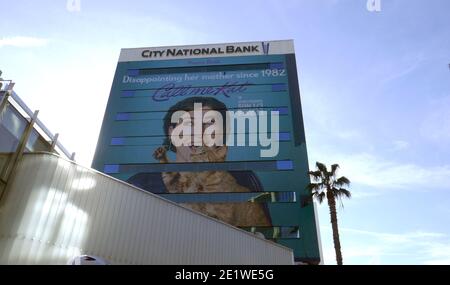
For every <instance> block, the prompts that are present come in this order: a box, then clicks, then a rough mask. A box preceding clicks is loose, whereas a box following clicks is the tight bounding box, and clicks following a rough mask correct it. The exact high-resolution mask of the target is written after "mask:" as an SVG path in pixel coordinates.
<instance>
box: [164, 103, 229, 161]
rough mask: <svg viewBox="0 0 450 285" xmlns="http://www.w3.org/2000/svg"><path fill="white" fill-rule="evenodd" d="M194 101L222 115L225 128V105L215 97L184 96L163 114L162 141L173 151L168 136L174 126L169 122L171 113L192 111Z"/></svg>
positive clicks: (173, 148)
mask: <svg viewBox="0 0 450 285" xmlns="http://www.w3.org/2000/svg"><path fill="white" fill-rule="evenodd" d="M194 103H201V104H202V107H209V108H210V109H211V110H214V111H217V112H219V113H220V114H221V115H222V118H223V119H224V120H223V124H224V126H223V130H225V129H226V128H225V124H226V120H225V118H226V112H227V110H228V109H227V107H226V106H225V104H224V103H222V102H220V101H219V100H217V99H216V98H213V97H190V98H186V99H184V100H181V101H179V102H177V103H176V104H175V105H173V106H172V107H170V108H169V110H168V111H167V113H166V115H165V116H164V119H163V121H164V134H165V135H166V138H165V139H164V143H163V145H164V146H165V147H166V148H167V149H169V150H171V151H173V152H176V149H175V147H174V146H173V145H172V144H171V143H170V136H169V128H170V127H171V126H172V127H175V126H176V124H174V123H172V122H171V119H172V115H173V113H175V112H176V111H186V112H189V111H194Z"/></svg>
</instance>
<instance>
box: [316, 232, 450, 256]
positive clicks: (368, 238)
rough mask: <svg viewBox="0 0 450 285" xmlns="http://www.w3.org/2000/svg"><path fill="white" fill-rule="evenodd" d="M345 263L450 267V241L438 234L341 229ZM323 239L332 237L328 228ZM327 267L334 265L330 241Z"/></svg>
mask: <svg viewBox="0 0 450 285" xmlns="http://www.w3.org/2000/svg"><path fill="white" fill-rule="evenodd" d="M339 230H340V233H341V234H340V236H341V246H342V254H343V259H344V264H386V261H387V260H389V263H388V264H450V239H449V237H448V236H447V235H445V234H442V233H436V232H424V231H414V232H406V233H386V232H373V231H366V230H359V229H351V228H340V229H339ZM321 231H322V232H323V233H326V234H325V235H324V234H323V235H322V237H324V236H326V237H331V228H330V227H329V226H326V227H321ZM324 259H325V264H335V252H334V247H333V243H332V240H331V238H330V239H329V242H327V243H324Z"/></svg>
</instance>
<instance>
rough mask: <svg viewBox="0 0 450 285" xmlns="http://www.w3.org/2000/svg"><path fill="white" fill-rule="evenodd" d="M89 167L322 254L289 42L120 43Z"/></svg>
mask: <svg viewBox="0 0 450 285" xmlns="http://www.w3.org/2000/svg"><path fill="white" fill-rule="evenodd" d="M92 166H93V168H95V169H97V170H99V171H102V172H104V173H106V174H108V175H111V176H114V177H116V178H118V179H121V180H124V181H126V182H128V183H130V184H133V185H135V186H137V187H139V188H141V189H144V190H146V191H149V192H153V193H157V194H159V195H161V196H163V197H164V198H167V199H170V200H172V201H175V202H177V203H180V204H182V205H183V206H185V207H188V208H191V209H192V210H195V211H198V212H201V213H204V214H206V215H209V216H211V217H213V218H216V219H220V220H222V221H224V222H226V223H229V224H232V225H234V226H237V227H240V228H242V229H244V230H248V231H250V232H253V233H259V235H263V236H264V237H265V238H266V239H271V240H273V241H275V242H277V243H280V244H282V245H285V246H287V247H290V248H292V249H293V250H294V255H295V259H296V260H297V261H302V262H308V263H312V264H315V263H319V262H320V248H319V240H318V234H317V227H318V225H317V221H316V215H315V209H314V206H313V205H312V204H310V203H307V201H308V192H307V190H306V185H308V183H309V182H310V181H309V177H308V158H307V151H306V144H305V133H304V127H303V118H302V109H301V103H300V94H299V87H298V79H297V69H296V61H295V53H294V45H293V41H291V40H287V41H266V42H248V43H247V42H246V43H227V44H208V45H196V46H174V47H152V48H131V49H122V51H121V54H120V57H119V62H118V64H117V68H116V73H115V76H114V81H113V84H112V88H111V93H110V96H109V100H108V104H107V108H106V112H105V115H104V118H103V124H102V128H101V132H100V137H99V140H98V143H97V149H96V152H95V156H94V160H93V165H92ZM218 246H220V245H219V244H218Z"/></svg>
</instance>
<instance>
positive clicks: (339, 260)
mask: <svg viewBox="0 0 450 285" xmlns="http://www.w3.org/2000/svg"><path fill="white" fill-rule="evenodd" d="M327 201H328V206H329V208H330V217H331V227H332V229H333V242H334V250H335V251H336V261H337V264H338V265H342V253H341V242H340V241H339V229H338V221H337V213H336V199H335V197H334V196H333V193H332V192H331V191H330V190H328V191H327Z"/></svg>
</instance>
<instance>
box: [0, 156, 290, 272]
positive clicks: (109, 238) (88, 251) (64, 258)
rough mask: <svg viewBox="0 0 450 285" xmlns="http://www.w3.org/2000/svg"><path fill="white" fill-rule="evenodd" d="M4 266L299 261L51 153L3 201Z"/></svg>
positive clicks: (0, 251) (31, 164)
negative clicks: (88, 259) (83, 259)
mask: <svg viewBox="0 0 450 285" xmlns="http://www.w3.org/2000/svg"><path fill="white" fill-rule="evenodd" d="M0 199H1V200H0V264H68V263H70V261H71V260H74V259H76V258H77V257H79V256H82V255H89V256H96V257H99V258H100V259H102V260H104V261H105V262H106V263H108V264H179V265H181V264H183V265H184V264H186V265H187V264H293V252H292V250H291V249H289V248H286V247H284V246H281V245H279V244H276V243H274V242H271V241H268V240H265V239H263V238H260V237H258V236H256V235H254V234H252V233H249V232H246V231H243V230H240V229H237V228H235V227H232V226H230V225H228V224H225V223H223V222H221V221H218V220H215V219H212V218H209V217H207V216H205V215H202V214H200V213H197V212H194V211H192V210H189V209H186V208H184V207H182V206H180V205H177V204H176V203H173V202H171V201H168V200H166V199H163V198H161V197H159V196H157V195H155V194H152V193H148V192H145V191H143V190H141V189H139V188H136V187H134V186H132V185H129V184H127V183H124V182H122V181H119V180H117V179H114V178H112V177H109V176H107V175H104V174H102V173H100V172H97V171H95V170H92V169H89V168H86V167H82V166H80V165H78V164H76V163H75V162H73V161H70V160H66V159H63V158H61V157H59V156H57V155H55V154H51V153H28V154H24V155H23V157H22V158H21V159H20V162H19V164H18V166H17V168H16V169H15V171H14V173H13V175H12V176H11V178H10V179H9V181H8V185H7V186H6V189H5V191H4V193H3V195H2V197H1V198H0Z"/></svg>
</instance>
